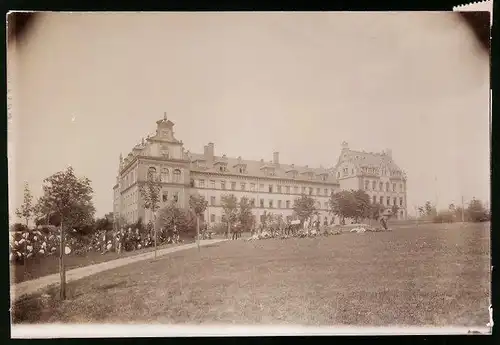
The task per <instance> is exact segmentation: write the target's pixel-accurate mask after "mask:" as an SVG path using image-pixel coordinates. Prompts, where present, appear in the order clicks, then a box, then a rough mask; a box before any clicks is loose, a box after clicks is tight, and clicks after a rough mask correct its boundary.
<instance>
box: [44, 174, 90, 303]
mask: <svg viewBox="0 0 500 345" xmlns="http://www.w3.org/2000/svg"><path fill="white" fill-rule="evenodd" d="M43 182H44V185H43V192H44V195H43V203H44V204H45V206H46V207H47V208H48V209H50V210H51V211H52V212H54V213H56V214H58V215H59V216H60V218H61V224H60V229H61V241H60V254H59V255H60V256H59V270H60V277H61V291H60V294H61V299H65V298H66V271H65V267H64V250H65V243H64V242H65V228H66V229H71V228H73V227H74V226H75V225H76V223H80V224H82V223H84V222H85V221H88V220H89V219H90V220H93V218H94V213H95V208H94V205H93V203H92V193H93V190H92V187H91V183H90V180H89V179H88V178H86V177H82V178H78V177H76V176H75V174H74V171H73V168H72V167H69V168H67V169H66V170H65V171H60V172H57V173H55V174H54V175H52V176H50V177H48V178H46V179H45V180H44V181H43Z"/></svg>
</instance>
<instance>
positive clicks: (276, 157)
mask: <svg viewBox="0 0 500 345" xmlns="http://www.w3.org/2000/svg"><path fill="white" fill-rule="evenodd" d="M273 163H274V164H276V165H279V164H280V153H279V152H274V153H273Z"/></svg>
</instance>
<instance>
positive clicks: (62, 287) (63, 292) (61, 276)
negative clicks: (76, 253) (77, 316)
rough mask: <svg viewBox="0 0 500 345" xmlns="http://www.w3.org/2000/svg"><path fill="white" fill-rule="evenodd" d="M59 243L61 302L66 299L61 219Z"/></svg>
mask: <svg viewBox="0 0 500 345" xmlns="http://www.w3.org/2000/svg"><path fill="white" fill-rule="evenodd" d="M60 227H61V241H60V244H61V245H60V254H59V275H60V278H61V289H60V298H61V300H65V299H66V268H65V267H64V254H65V253H64V249H65V243H64V242H65V241H64V227H63V222H62V217H61V224H60Z"/></svg>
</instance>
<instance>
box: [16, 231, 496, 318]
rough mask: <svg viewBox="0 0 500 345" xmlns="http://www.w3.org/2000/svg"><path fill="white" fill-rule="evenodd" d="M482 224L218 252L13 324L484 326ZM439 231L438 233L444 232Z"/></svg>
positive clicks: (36, 309)
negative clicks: (133, 323) (151, 323)
mask: <svg viewBox="0 0 500 345" xmlns="http://www.w3.org/2000/svg"><path fill="white" fill-rule="evenodd" d="M488 226H489V225H487V224H476V225H468V226H467V227H463V226H461V225H453V226H450V225H439V226H436V225H426V226H421V227H419V229H415V228H413V229H409V228H404V229H399V230H397V229H396V230H395V231H393V232H382V233H365V234H345V235H339V236H331V237H327V238H321V239H319V238H316V239H288V240H263V241H253V242H244V241H236V242H226V243H221V244H216V245H214V246H212V247H207V248H202V250H201V252H200V253H198V252H197V250H187V251H184V252H178V253H174V254H172V255H169V256H167V257H164V258H160V259H158V260H156V261H144V262H140V263H136V264H131V265H129V266H125V267H121V268H118V269H114V270H112V271H108V272H103V273H100V274H98V275H95V276H92V277H89V278H86V279H84V280H81V281H77V282H73V283H70V284H69V301H65V302H63V303H61V302H60V301H58V300H57V291H56V290H50V291H49V294H50V295H51V297H50V298H48V299H47V300H46V301H45V302H43V301H42V299H41V298H40V297H39V296H32V297H29V298H27V299H25V300H23V301H20V302H19V303H18V304H17V305H16V306H15V307H14V313H13V314H14V315H13V317H14V322H23V323H25V322H28V323H30V322H71V323H82V322H83V323H85V322H111V323H113V322H116V323H128V322H140V323H145V322H148V323H149V322H153V323H154V322H161V323H188V322H189V323H219V322H222V323H238V324H242V323H252V324H254V323H263V324H279V323H295V324H298V323H300V324H309V325H334V324H350V325H373V326H378V325H447V326H450V325H455V326H460V325H463V326H485V325H486V323H487V322H488V311H487V307H488V305H489V296H490V292H489V291H490V290H489V288H490V286H489V281H490V275H489V265H490V262H489V260H490V250H489V230H488V229H487V227H488ZM446 228H448V229H446Z"/></svg>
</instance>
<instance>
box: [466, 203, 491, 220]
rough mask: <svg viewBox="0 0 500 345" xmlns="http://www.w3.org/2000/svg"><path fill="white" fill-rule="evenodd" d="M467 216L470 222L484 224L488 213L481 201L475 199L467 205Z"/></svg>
mask: <svg viewBox="0 0 500 345" xmlns="http://www.w3.org/2000/svg"><path fill="white" fill-rule="evenodd" d="M467 214H468V216H469V219H470V221H472V222H484V221H487V220H488V211H487V210H486V208H485V207H484V206H483V203H482V202H481V200H478V199H475V198H474V199H472V201H471V202H470V203H469V207H467Z"/></svg>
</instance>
